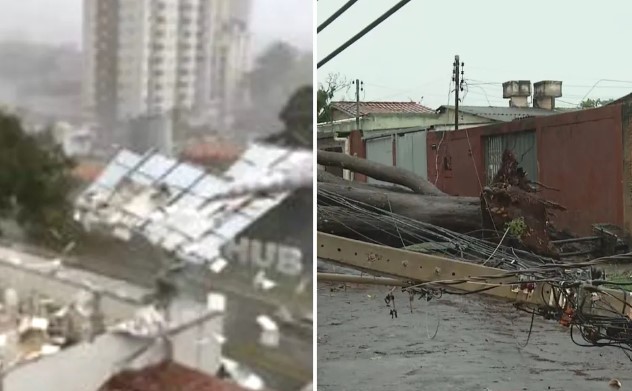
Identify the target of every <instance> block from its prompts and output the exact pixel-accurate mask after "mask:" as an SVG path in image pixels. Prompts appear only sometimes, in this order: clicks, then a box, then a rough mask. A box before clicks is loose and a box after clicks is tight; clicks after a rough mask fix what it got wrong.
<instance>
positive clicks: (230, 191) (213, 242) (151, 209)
mask: <svg viewBox="0 0 632 391" xmlns="http://www.w3.org/2000/svg"><path fill="white" fill-rule="evenodd" d="M312 156H313V153H312V152H311V151H300V150H289V149H283V148H278V147H274V146H267V145H258V144H254V145H252V146H251V147H250V148H248V149H247V150H246V151H245V152H244V153H243V154H242V155H241V157H240V159H239V160H238V161H236V162H235V163H234V164H233V165H232V166H231V167H230V168H229V169H228V170H227V171H226V172H224V173H223V174H222V175H213V174H210V173H206V172H205V171H204V169H203V168H202V167H199V166H195V165H192V164H189V163H184V162H178V161H177V160H175V159H172V158H170V157H166V156H163V155H160V154H156V153H148V154H146V155H144V156H141V155H138V154H135V153H133V152H130V151H128V150H122V151H120V152H119V153H118V155H117V156H116V157H115V158H114V159H113V160H112V161H111V162H110V164H108V166H107V167H106V168H105V169H104V171H103V173H102V174H101V176H100V177H99V178H98V179H97V180H96V181H95V182H94V183H93V184H92V185H91V186H90V187H89V188H88V189H86V190H85V191H84V193H82V194H81V195H80V196H79V197H78V199H77V201H76V203H75V205H76V207H77V210H78V211H79V212H80V213H79V219H80V220H82V221H83V222H84V223H86V224H94V223H96V224H97V225H105V226H108V227H110V228H111V229H112V232H113V234H114V235H115V236H117V237H119V238H121V239H124V240H125V239H128V238H129V237H130V236H131V234H132V232H134V233H139V234H141V235H142V236H144V237H145V238H146V239H147V240H149V242H151V243H153V244H155V245H158V246H161V247H162V248H164V249H165V250H167V251H169V252H172V253H174V254H176V256H178V257H180V258H181V259H183V260H185V261H189V262H193V263H200V264H212V263H214V262H217V261H220V260H221V256H220V250H221V248H222V247H223V246H224V245H225V244H227V243H228V242H230V241H231V240H233V239H234V238H235V237H236V236H237V235H239V234H240V233H241V232H243V231H244V230H245V229H246V228H247V227H249V226H250V225H251V224H253V223H254V222H255V221H257V220H258V219H259V218H261V217H262V216H263V215H264V214H265V213H267V212H268V211H270V210H271V209H273V208H274V207H276V206H277V205H278V204H279V203H281V202H282V201H283V200H284V199H285V198H287V197H288V196H289V195H290V193H291V191H288V190H286V189H288V188H296V187H297V186H298V187H301V186H306V185H309V186H311V184H312V178H313V171H312V168H313V162H312ZM281 185H286V186H289V187H285V189H284V188H283V186H281ZM261 188H265V189H267V191H266V192H258V191H256V190H257V189H261ZM271 188H272V191H270V189H271Z"/></svg>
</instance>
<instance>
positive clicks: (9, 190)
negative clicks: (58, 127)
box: [0, 112, 74, 244]
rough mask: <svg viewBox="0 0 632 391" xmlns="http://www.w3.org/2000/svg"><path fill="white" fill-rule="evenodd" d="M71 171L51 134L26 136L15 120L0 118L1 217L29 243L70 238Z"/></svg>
mask: <svg viewBox="0 0 632 391" xmlns="http://www.w3.org/2000/svg"><path fill="white" fill-rule="evenodd" d="M73 166H74V162H73V161H72V160H71V159H69V158H68V157H66V156H65V154H64V152H63V150H62V148H61V147H60V146H59V145H56V144H55V143H54V139H53V137H52V134H51V132H50V131H45V132H43V133H41V134H37V135H29V134H27V133H26V132H25V131H24V129H23V127H22V124H21V122H20V119H19V118H17V117H16V116H14V115H10V114H5V113H2V112H0V214H1V215H2V216H3V217H5V218H12V219H15V220H16V221H17V222H18V223H19V224H20V225H21V226H22V227H23V228H24V229H25V231H26V233H27V234H28V235H29V236H30V237H31V238H33V239H35V240H39V241H43V242H46V244H62V243H64V242H65V241H67V240H69V238H70V237H71V236H72V232H73V229H72V228H71V226H72V225H71V218H70V216H71V209H72V208H71V205H70V202H69V199H68V196H69V191H70V190H71V189H72V187H73V186H72V184H73V183H72V177H71V175H70V170H71V169H72V168H73Z"/></svg>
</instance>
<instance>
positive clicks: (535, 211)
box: [481, 150, 565, 259]
mask: <svg viewBox="0 0 632 391" xmlns="http://www.w3.org/2000/svg"><path fill="white" fill-rule="evenodd" d="M532 183H533V182H531V181H529V179H528V178H527V175H526V173H525V172H524V170H523V169H522V168H521V167H520V166H519V165H518V162H517V160H516V157H515V156H514V154H513V153H512V152H511V151H510V150H505V151H504V152H503V158H502V164H501V167H500V169H499V170H498V172H497V173H496V175H495V176H494V179H493V180H492V183H491V184H490V185H489V186H487V187H485V189H483V192H482V193H481V208H482V211H483V213H482V217H483V227H484V228H485V229H489V230H494V231H496V232H498V234H499V235H503V233H504V232H505V231H507V230H510V231H513V232H512V234H513V235H515V236H517V237H518V238H519V239H520V241H521V242H522V244H523V246H524V247H525V248H526V249H527V250H529V251H532V252H534V253H536V254H540V255H543V256H548V257H552V258H556V259H558V258H559V252H558V250H557V249H556V248H555V246H554V245H553V243H551V239H550V237H549V232H550V230H551V229H552V224H551V220H550V217H551V216H552V213H553V211H555V210H564V209H565V208H564V207H562V206H561V205H558V204H556V203H554V202H551V201H547V200H545V199H543V198H542V197H540V196H539V195H538V194H537V193H536V190H535V188H534V187H532V185H531V184H532ZM512 228H513V229H512Z"/></svg>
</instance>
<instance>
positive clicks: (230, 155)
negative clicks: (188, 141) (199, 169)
mask: <svg viewBox="0 0 632 391" xmlns="http://www.w3.org/2000/svg"><path fill="white" fill-rule="evenodd" d="M241 153H242V150H241V148H239V147H237V146H235V145H232V144H226V143H217V142H200V143H196V144H192V145H188V146H187V147H185V148H184V149H183V151H182V153H181V157H182V158H183V159H184V160H188V161H191V162H194V163H197V164H202V165H206V164H213V163H224V162H233V161H235V160H237V159H238V158H239V156H241Z"/></svg>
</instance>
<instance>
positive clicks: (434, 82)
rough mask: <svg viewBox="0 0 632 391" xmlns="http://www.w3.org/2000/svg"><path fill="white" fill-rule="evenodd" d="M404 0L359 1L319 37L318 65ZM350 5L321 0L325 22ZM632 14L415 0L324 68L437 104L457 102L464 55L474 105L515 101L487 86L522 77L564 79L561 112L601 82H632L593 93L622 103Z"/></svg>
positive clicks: (602, 7) (606, 0) (602, 6)
mask: <svg viewBox="0 0 632 391" xmlns="http://www.w3.org/2000/svg"><path fill="white" fill-rule="evenodd" d="M397 1H398V0H381V1H374V0H360V1H358V2H357V3H356V4H355V5H354V6H352V7H351V8H350V9H349V10H348V11H347V12H346V13H345V14H343V15H342V16H341V17H340V18H338V19H337V20H336V21H335V22H334V23H333V24H331V25H330V26H329V27H327V29H325V30H324V31H323V32H321V33H320V34H319V35H318V44H317V45H318V54H317V59H318V60H319V59H322V58H323V57H324V56H326V55H327V54H329V53H330V52H331V51H333V50H334V49H335V48H336V47H338V46H339V45H340V44H342V43H343V42H345V41H346V40H347V39H348V38H350V37H351V36H353V35H354V34H356V33H357V32H359V31H360V30H361V29H362V28H364V27H365V26H366V25H368V24H369V23H370V22H372V21H373V20H374V19H376V18H377V17H378V16H379V15H381V14H382V13H384V12H385V11H386V10H388V9H389V8H391V7H392V6H393V5H394V4H396V3H397ZM341 3H343V2H342V1H340V0H319V1H318V12H317V14H318V15H317V19H318V23H321V22H322V21H324V20H325V19H326V18H327V17H328V16H329V15H331V14H332V13H333V12H334V11H335V10H336V9H337V8H339V7H340V5H341ZM631 13H632V2H629V1H620V0H601V1H599V2H593V1H590V2H589V1H586V2H584V1H572V0H555V1H551V0H546V1H545V0H531V1H528V2H514V1H505V0H479V1H471V0H444V1H427V0H412V1H411V2H410V3H408V4H407V5H406V6H404V8H402V9H400V10H399V11H398V12H397V13H396V14H395V15H393V16H392V17H391V18H389V19H387V20H386V21H385V22H383V23H382V24H381V25H380V26H378V27H377V28H375V29H374V30H372V31H371V32H369V33H368V34H367V35H365V36H364V37H363V38H362V39H361V40H360V41H358V42H357V43H355V44H354V45H353V46H351V47H350V48H348V49H347V50H345V51H344V52H343V53H341V54H340V55H338V56H337V57H336V58H334V59H333V60H331V61H330V62H329V63H327V64H326V65H325V66H323V67H322V68H321V69H319V71H318V80H319V82H323V81H324V80H325V79H326V78H327V75H328V74H330V73H340V74H341V75H343V76H346V77H347V78H350V79H355V78H359V79H361V80H363V81H364V82H365V91H364V94H363V97H364V99H366V100H410V99H412V100H415V101H419V100H420V99H421V97H423V100H422V103H423V104H425V105H427V106H430V107H433V108H436V107H438V106H440V105H444V104H446V103H448V90H449V87H448V85H449V83H450V80H451V78H452V62H453V60H454V55H455V54H459V55H460V56H461V60H462V61H463V62H465V78H466V79H467V80H469V81H470V87H469V92H468V93H467V95H466V96H465V100H464V102H463V104H466V105H489V104H491V105H503V106H504V105H507V104H508V103H507V101H506V100H503V99H502V89H501V85H500V84H481V83H502V82H504V81H507V80H516V79H526V80H531V82H537V81H539V80H561V81H563V97H562V98H560V100H558V105H560V106H561V105H571V104H577V103H578V102H579V101H580V100H581V99H582V98H583V97H584V96H585V95H586V94H587V93H588V92H589V91H590V89H591V87H592V86H593V85H594V84H595V83H596V82H597V81H598V80H600V79H614V80H620V81H627V82H626V83H623V82H606V81H604V82H601V83H599V84H597V87H596V88H595V89H594V90H593V91H592V92H591V93H590V94H589V95H588V96H589V97H592V98H614V97H619V96H622V95H625V94H626V93H629V92H632V74H631V73H632V52H631V51H630V50H628V49H626V45H625V42H626V41H627V37H629V36H630V35H631V34H630V33H632V25H631V24H630V21H629V16H630V14H631ZM354 93H355V92H354ZM343 96H344V94H341V95H339V96H337V98H341V97H343ZM347 97H348V98H352V97H353V94H351V91H349V93H348V94H347ZM453 100H454V98H453V96H452V98H451V101H453ZM565 102H566V103H565Z"/></svg>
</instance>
